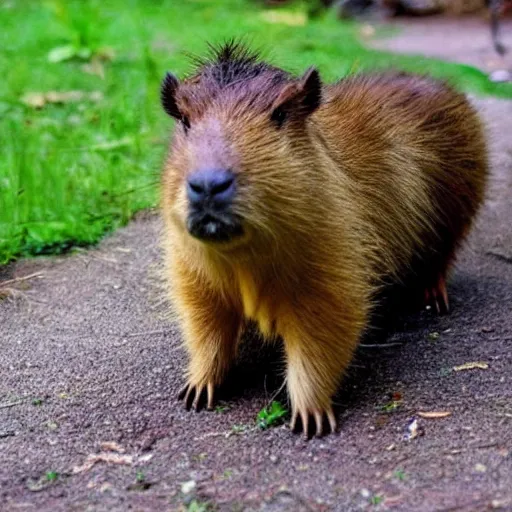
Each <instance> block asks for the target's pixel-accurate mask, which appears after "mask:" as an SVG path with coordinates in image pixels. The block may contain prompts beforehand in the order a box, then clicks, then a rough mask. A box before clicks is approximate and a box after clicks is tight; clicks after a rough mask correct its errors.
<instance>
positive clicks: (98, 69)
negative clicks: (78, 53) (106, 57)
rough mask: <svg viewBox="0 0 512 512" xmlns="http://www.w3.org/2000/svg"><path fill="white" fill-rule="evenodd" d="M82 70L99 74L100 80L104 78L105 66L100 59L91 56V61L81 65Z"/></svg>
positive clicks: (91, 73) (90, 73)
mask: <svg viewBox="0 0 512 512" xmlns="http://www.w3.org/2000/svg"><path fill="white" fill-rule="evenodd" d="M82 71H83V72H84V73H88V74H89V75H96V76H99V77H100V78H101V79H102V80H103V79H104V78H105V66H103V63H102V62H101V59H97V58H93V59H92V60H91V62H89V63H88V64H84V65H83V66H82Z"/></svg>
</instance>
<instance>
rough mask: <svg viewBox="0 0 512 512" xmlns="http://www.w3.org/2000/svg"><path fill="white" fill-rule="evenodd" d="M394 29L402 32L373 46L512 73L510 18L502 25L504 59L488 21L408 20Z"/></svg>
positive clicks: (436, 18)
mask: <svg viewBox="0 0 512 512" xmlns="http://www.w3.org/2000/svg"><path fill="white" fill-rule="evenodd" d="M393 26H395V27H397V28H399V29H400V33H399V34H398V35H397V36H395V37H392V38H385V39H377V40H374V41H373V42H372V46H374V47H375V48H380V49H386V50H390V51H392V52H395V53H414V54H423V55H428V56H429V57H436V58H440V59H445V60H452V61H456V62H461V63H464V64H469V65H470V66H476V67H478V68H480V69H482V70H483V71H486V72H492V71H495V70H497V69H508V70H512V19H510V18H507V19H503V20H502V21H501V25H500V40H501V42H502V43H503V44H504V45H505V46H506V47H507V48H508V49H509V51H508V53H507V54H506V55H505V56H504V57H500V56H499V55H497V54H496V52H495V51H494V49H493V47H492V41H491V35H490V30H489V25H488V22H487V21H486V20H485V19H482V18H478V17H467V18H464V17H463V18H458V19H453V18H446V17H438V16H432V17H427V18H416V19H415V18H408V19H406V20H398V21H396V22H394V23H393Z"/></svg>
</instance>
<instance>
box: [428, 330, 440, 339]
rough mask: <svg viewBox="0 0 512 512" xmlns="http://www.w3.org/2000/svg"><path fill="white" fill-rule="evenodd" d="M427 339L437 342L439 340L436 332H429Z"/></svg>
mask: <svg viewBox="0 0 512 512" xmlns="http://www.w3.org/2000/svg"><path fill="white" fill-rule="evenodd" d="M428 339H429V341H437V340H438V339H439V333H438V332H429V333H428Z"/></svg>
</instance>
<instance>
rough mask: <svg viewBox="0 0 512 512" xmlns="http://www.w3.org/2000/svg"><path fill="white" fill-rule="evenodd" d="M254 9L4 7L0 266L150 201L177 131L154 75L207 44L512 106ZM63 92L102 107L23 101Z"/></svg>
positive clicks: (433, 66)
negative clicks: (421, 82) (391, 73)
mask: <svg viewBox="0 0 512 512" xmlns="http://www.w3.org/2000/svg"><path fill="white" fill-rule="evenodd" d="M293 10H294V11H295V12H301V11H304V9H303V7H302V6H301V5H300V4H296V5H295V6H294V7H293ZM262 13H263V8H262V7H261V5H260V3H258V2H257V1H256V0H222V1H215V2H214V1H208V0H188V1H178V0H152V1H145V0H102V1H99V0H47V1H36V0H4V1H3V2H2V3H1V4H0V26H1V27H2V30H1V31H0V74H1V77H2V78H1V80H0V264H5V263H6V262H8V261H9V260H11V259H14V258H16V257H18V256H20V255H33V254H47V253H55V252H62V251H65V250H67V249H69V248H71V247H73V246H78V245H86V244H90V243H93V242H95V241H97V240H98V239H99V238H100V237H101V236H102V235H103V234H104V233H105V232H107V231H109V230H112V229H114V228H116V227H117V226H119V225H122V224H124V223H126V222H127V221H128V220H129V219H130V217H131V216H132V215H133V214H134V212H136V211H137V210H139V209H142V208H147V207H152V206H155V205H157V203H158V187H157V183H158V176H159V172H160V167H161V163H162V161H163V158H164V154H165V148H166V143H167V140H168V137H169V132H170V129H171V126H172V122H171V121H170V119H168V118H166V116H165V115H164V114H163V112H162V111H161V108H160V105H159V98H158V96H159V83H160V79H161V77H162V76H163V73H164V71H165V70H167V69H171V70H173V71H174V72H177V73H178V74H182V73H184V72H185V71H186V70H188V69H189V65H190V64H189V60H188V58H187V57H186V56H185V53H186V52H192V53H202V52H203V51H204V49H205V46H206V42H207V41H212V42H218V41H221V40H222V39H225V38H229V37H233V36H243V37H245V38H246V39H247V40H248V41H249V42H251V43H253V44H254V45H255V46H256V47H261V48H263V49H264V50H265V55H266V56H267V57H270V58H271V59H272V60H273V61H274V62H275V63H277V64H279V65H281V66H284V67H286V68H288V69H290V70H292V71H295V72H300V71H302V70H304V69H305V68H306V67H307V66H309V65H311V64H315V65H317V66H318V67H319V69H320V71H321V72H322V75H323V76H324V78H325V79H334V78H336V77H340V76H342V75H345V74H346V73H348V72H350V71H354V70H357V69H368V68H376V67H384V66H396V67H401V68H406V69H409V70H413V71H421V72H430V73H432V74H434V75H436V76H443V77H447V78H449V79H451V80H453V81H454V82H455V83H457V84H458V85H459V86H460V87H461V88H463V89H464V90H467V91H472V92H475V93H479V94H493V95H497V96H502V97H512V86H511V85H503V84H492V83H491V82H489V81H488V80H487V78H486V76H485V75H484V74H482V73H481V72H479V71H477V70H475V69H473V68H471V67H468V66H459V65H455V64H447V63H444V62H440V61H435V60H426V59H422V58H417V57H404V56H400V57H398V56H393V55H389V54H386V53H380V52H376V51H370V50H367V49H365V48H364V47H363V46H362V45H361V43H360V42H359V40H358V37H357V26H356V25H354V24H351V23H347V22H344V23H342V22H339V21H337V20H336V19H334V18H333V17H332V16H331V15H328V16H321V17H315V18H313V19H309V20H308V22H307V23H306V24H305V25H304V26H290V25H287V24H285V23H270V22H269V21H266V20H265V19H264V18H263V17H262ZM111 49H113V50H114V52H115V55H114V57H113V58H112V59H111V60H109V58H110V57H109V55H110V53H111ZM49 55H50V59H49ZM94 56H96V57H95V61H98V60H100V59H101V57H102V56H103V58H104V59H105V60H103V61H101V62H102V64H96V69H97V70H98V69H100V68H103V69H104V77H103V78H101V77H100V76H97V75H93V74H88V73H86V72H85V71H84V70H83V67H84V65H85V64H88V63H89V64H90V61H91V59H92V58H93V57H94ZM70 90H79V91H85V92H89V93H90V92H94V91H99V92H101V93H102V94H103V99H101V100H100V101H90V100H81V101H77V102H73V103H64V104H47V105H45V106H44V108H42V109H40V110H37V109H34V108H33V107H30V106H27V105H26V104H24V103H23V102H22V101H21V99H22V98H23V97H24V96H25V95H26V94H27V93H33V92H48V91H59V92H63V91H70Z"/></svg>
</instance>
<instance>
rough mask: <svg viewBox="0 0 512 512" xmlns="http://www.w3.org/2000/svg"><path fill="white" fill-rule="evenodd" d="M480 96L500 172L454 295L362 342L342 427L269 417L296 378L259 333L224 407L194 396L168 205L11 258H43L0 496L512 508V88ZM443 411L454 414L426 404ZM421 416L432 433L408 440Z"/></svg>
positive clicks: (10, 397)
mask: <svg viewBox="0 0 512 512" xmlns="http://www.w3.org/2000/svg"><path fill="white" fill-rule="evenodd" d="M484 28H485V27H484ZM481 30H483V29H481ZM479 34H480V32H479ZM401 37H404V38H405V37H407V35H404V36H401ZM425 37H427V36H425ZM445 46H448V45H445ZM418 48H419V47H418ZM424 48H427V47H426V46H425V47H424ZM430 49H432V48H430ZM434 53H435V52H434ZM477 105H478V107H479V108H480V109H481V111H482V114H483V116H484V118H485V119H486V120H487V122H488V124H489V135H490V141H491V145H492V153H493V155H492V161H493V182H492V187H491V189H490V191H489V197H488V200H487V203H486V207H485V209H484V211H483V212H482V215H481V216H480V219H479V222H478V226H477V228H476V229H475V231H474V232H473V234H472V236H471V238H470V240H469V241H468V244H467V246H466V247H465V249H464V251H463V252H462V253H461V255H460V257H459V260H458V265H457V269H456V271H455V273H454V275H453V278H452V280H451V282H450V285H449V292H450V296H451V303H452V307H453V311H452V313H451V314H450V315H448V316H443V317H436V316H434V315H433V314H431V313H430V312H428V311H425V312H423V313H421V314H418V315H415V316H411V317H407V318H405V319H403V320H402V321H401V322H399V324H398V325H397V326H396V328H395V329H394V331H393V332H392V334H391V335H390V336H388V337H387V338H383V339H380V340H377V342H378V344H380V345H385V344H390V346H378V345H377V346H373V347H367V346H365V347H361V349H360V350H359V353H358V356H357V358H356V360H355V362H354V365H353V367H352V369H351V371H350V374H349V375H348V377H347V379H346V380H345V381H344V383H343V386H342V388H341V390H340V393H339V396H338V398H337V403H338V408H337V415H338V418H339V423H340V431H339V433H337V434H336V435H333V436H329V437H325V438H323V439H314V440H312V441H309V442H306V441H304V440H303V439H302V438H301V437H297V436H294V435H293V434H292V433H291V432H290V431H289V430H288V428H287V427H286V426H280V427H276V428H272V429H269V430H266V431H261V430H258V429H256V428H255V427H254V425H255V418H256V415H257V413H258V411H259V410H260V409H261V408H262V407H263V406H264V405H265V404H266V403H268V401H269V400H270V398H271V396H272V395H273V392H274V391H276V390H277V389H278V388H279V385H280V382H279V378H278V377H276V371H275V368H276V366H278V363H279V356H278V354H263V353H261V352H259V351H258V350H257V349H255V350H254V351H253V352H250V351H249V352H248V355H249V356H250V357H246V358H245V360H244V361H243V362H241V363H240V365H239V367H238V368H237V370H236V371H235V372H234V374H233V376H232V378H231V381H230V385H229V386H226V390H225V392H224V396H223V401H222V402H221V405H223V406H225V408H223V409H222V410H217V411H216V412H210V413H208V412H201V413H188V412H186V411H184V410H183V408H182V404H180V403H177V402H176V398H175V397H176V393H177V391H178V389H179V388H180V386H181V384H182V380H181V372H182V370H183V367H184V364H185V358H184V353H183V352H182V350H181V348H180V346H179V333H178V330H177V329H176V327H175V326H173V325H172V324H170V322H169V321H168V320H167V319H166V307H165V300H164V297H163V292H162V287H161V283H160V277H159V268H160V250H159V247H158V236H159V232H160V229H161V226H160V222H159V219H158V217H156V216H155V215H152V214H144V215H141V216H139V217H138V218H137V219H136V220H135V221H134V222H132V223H131V224H130V225H129V226H128V227H126V228H124V229H121V230H119V231H118V232H117V233H116V234H114V235H113V236H111V237H109V238H107V239H105V240H104V242H103V243H102V244H101V245H100V246H99V247H98V248H95V249H92V250H89V251H83V252H80V253H78V254H74V255H70V256H66V257H59V258H49V259H37V260H28V261H22V262H19V263H18V264H16V265H12V266H10V267H7V268H5V269H3V270H2V271H0V280H2V279H3V280H5V279H14V278H19V277H23V276H30V275H33V274H36V275H35V276H33V277H32V278H30V279H27V280H25V281H19V282H17V283H15V284H12V285H11V288H12V289H13V290H15V293H14V296H13V298H11V299H4V300H3V301H1V302H0V325H1V326H2V327H1V338H0V347H1V351H0V457H1V464H0V510H2V511H4V510H5V511H14V510H35V509H38V510H39V511H61V510H63V511H64V510H65V511H75V510H77V511H79V510H80V511H82V510H88V511H103V510H109V511H125V510H137V511H139V510H140V511H144V510H155V511H160V510H163V511H167V510H180V509H183V510H190V511H192V510H195V511H199V510H210V509H209V508H207V507H208V506H209V507H212V508H211V510H215V509H217V510H265V511H278V510H279V511H281V510H290V511H302V510H304V511H309V510H340V511H352V510H366V509H368V510H400V511H402V510H403V511H411V510H414V511H441V510H457V511H459V510H460V511H482V510H492V509H496V510H512V385H511V376H512V351H511V347H512V225H511V222H510V219H511V218H512V137H511V136H510V133H511V127H512V102H505V101H499V100H495V99H484V100H482V99H480V100H478V102H477ZM374 341H375V340H374ZM248 345H249V346H251V340H248ZM252 345H254V346H255V347H257V342H253V343H252ZM474 362H478V363H480V364H479V366H481V367H480V368H478V367H477V368H473V369H466V370H460V371H455V370H454V367H458V366H460V365H463V364H464V363H474ZM482 363H485V364H482ZM393 400H394V401H395V402H396V401H399V402H400V404H399V405H398V406H397V407H396V408H395V407H394V406H393V405H391V404H392V402H393ZM395 405H396V404H395ZM432 411H434V412H440V411H441V412H444V411H446V412H449V413H450V415H449V416H447V417H444V418H435V419H428V418H424V417H421V416H418V413H420V412H432ZM413 417H417V418H418V433H419V434H420V435H418V436H417V437H416V438H414V439H411V440H406V439H405V434H406V432H407V426H408V425H409V424H410V422H411V419H412V418H413ZM105 443H106V444H105ZM95 456H96V457H95ZM215 507H216V508H215Z"/></svg>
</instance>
